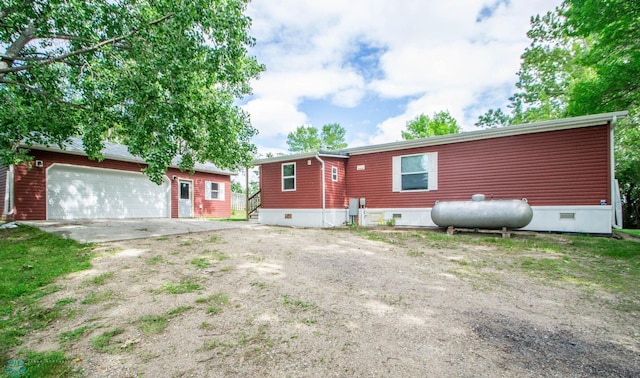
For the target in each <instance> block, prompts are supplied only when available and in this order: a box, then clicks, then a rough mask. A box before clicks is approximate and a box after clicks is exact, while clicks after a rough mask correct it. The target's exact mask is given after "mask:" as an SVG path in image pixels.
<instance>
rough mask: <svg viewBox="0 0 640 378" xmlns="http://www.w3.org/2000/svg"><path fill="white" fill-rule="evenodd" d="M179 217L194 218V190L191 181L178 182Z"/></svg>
mask: <svg viewBox="0 0 640 378" xmlns="http://www.w3.org/2000/svg"><path fill="white" fill-rule="evenodd" d="M178 186H179V188H178V190H179V193H178V217H180V218H191V217H193V190H192V187H191V186H192V184H191V181H187V180H178Z"/></svg>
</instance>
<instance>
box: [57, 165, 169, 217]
mask: <svg viewBox="0 0 640 378" xmlns="http://www.w3.org/2000/svg"><path fill="white" fill-rule="evenodd" d="M46 186H47V190H46V194H47V219H51V220H53V219H96V218H166V217H170V216H171V212H170V211H171V205H170V202H171V184H170V181H169V179H168V178H166V177H165V178H164V181H163V183H162V185H156V184H155V183H153V182H151V181H149V179H148V178H147V177H146V176H145V175H144V174H142V173H139V172H131V171H123V170H116V169H105V168H93V167H85V166H76V165H68V164H52V165H51V166H50V167H48V168H47V173H46Z"/></svg>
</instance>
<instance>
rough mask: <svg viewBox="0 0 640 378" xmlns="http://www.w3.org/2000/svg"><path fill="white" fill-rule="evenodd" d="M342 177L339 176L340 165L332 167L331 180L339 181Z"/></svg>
mask: <svg viewBox="0 0 640 378" xmlns="http://www.w3.org/2000/svg"><path fill="white" fill-rule="evenodd" d="M339 180H340V177H339V176H338V167H331V181H333V182H338V181H339Z"/></svg>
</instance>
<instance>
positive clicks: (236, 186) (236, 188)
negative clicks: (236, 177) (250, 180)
mask: <svg viewBox="0 0 640 378" xmlns="http://www.w3.org/2000/svg"><path fill="white" fill-rule="evenodd" d="M231 192H233V193H244V188H243V187H242V184H240V183H239V182H237V181H231Z"/></svg>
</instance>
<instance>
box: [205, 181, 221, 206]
mask: <svg viewBox="0 0 640 378" xmlns="http://www.w3.org/2000/svg"><path fill="white" fill-rule="evenodd" d="M211 184H218V198H211ZM224 187H225V185H224V182H219V181H205V182H204V199H205V200H209V201H224V192H225V190H224Z"/></svg>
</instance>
